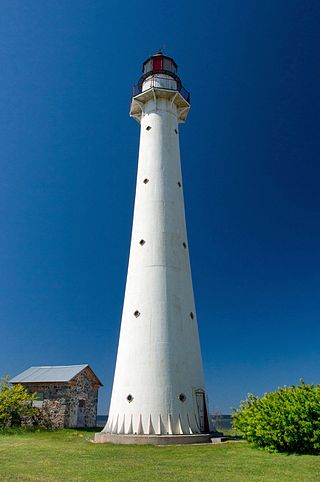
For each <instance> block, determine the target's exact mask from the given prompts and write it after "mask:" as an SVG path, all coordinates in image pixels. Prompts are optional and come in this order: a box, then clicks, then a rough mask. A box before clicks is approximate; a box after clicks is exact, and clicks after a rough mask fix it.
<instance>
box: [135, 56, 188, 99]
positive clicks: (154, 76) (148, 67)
mask: <svg viewBox="0 0 320 482" xmlns="http://www.w3.org/2000/svg"><path fill="white" fill-rule="evenodd" d="M177 70H178V66H177V64H176V63H175V61H174V60H173V59H172V58H171V57H168V56H167V55H164V54H163V53H162V52H161V51H159V52H158V53H156V54H155V55H152V56H151V57H149V58H148V59H147V60H146V61H145V62H144V63H143V65H142V76H141V77H140V79H139V82H138V88H139V91H140V92H144V91H146V90H148V89H150V88H152V87H156V88H160V89H161V88H162V89H168V90H178V91H180V90H181V81H180V79H179V77H178V75H177Z"/></svg>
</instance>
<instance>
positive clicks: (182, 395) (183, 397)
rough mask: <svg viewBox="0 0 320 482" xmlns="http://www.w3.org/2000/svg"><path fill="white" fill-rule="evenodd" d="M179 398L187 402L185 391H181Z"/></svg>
mask: <svg viewBox="0 0 320 482" xmlns="http://www.w3.org/2000/svg"><path fill="white" fill-rule="evenodd" d="M179 400H180V402H185V401H186V400H187V397H186V396H185V394H184V393H180V395H179Z"/></svg>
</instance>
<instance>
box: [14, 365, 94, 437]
mask: <svg viewBox="0 0 320 482" xmlns="http://www.w3.org/2000/svg"><path fill="white" fill-rule="evenodd" d="M10 383H12V384H16V383H20V384H21V385H23V386H24V387H25V388H27V389H28V390H29V392H30V393H34V392H36V393H37V394H38V400H37V401H36V402H34V405H35V406H36V407H38V408H39V409H40V410H41V411H42V412H43V415H44V416H45V417H46V418H47V419H48V420H49V421H50V424H51V425H52V426H53V427H55V428H63V427H65V428H67V427H95V426H96V418H97V407H98V390H99V387H101V386H102V383H101V382H100V380H99V378H98V377H97V376H96V375H95V373H94V372H93V370H92V369H91V368H90V367H89V365H69V366H40V367H30V368H28V369H27V370H25V371H24V372H22V373H20V374H19V375H17V376H16V377H14V378H13V379H12V380H10Z"/></svg>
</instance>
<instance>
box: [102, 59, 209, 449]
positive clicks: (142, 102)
mask: <svg viewBox="0 0 320 482" xmlns="http://www.w3.org/2000/svg"><path fill="white" fill-rule="evenodd" d="M177 70H178V67H177V64H176V62H175V61H174V60H173V59H172V58H171V57H168V56H167V55H164V54H163V53H162V52H158V53H157V54H155V55H152V56H151V57H150V58H148V59H147V60H146V61H145V62H144V63H143V66H142V76H141V77H140V80H139V82H138V85H137V86H135V87H134V89H133V95H132V99H131V106H130V116H131V117H133V118H134V119H135V120H136V121H137V122H138V123H139V124H140V146H139V160H138V172H137V183H136V195H135V204H134V216H133V225H132V237H131V246H130V257H129V265H128V273H127V281H126V289H125V297H124V305H123V313H122V321H121V330H120V337H119V346H118V353H117V361H116V368H115V375H114V382H113V389H112V396H111V404H110V410H109V417H108V421H107V424H106V426H105V428H104V429H103V431H102V432H100V433H99V434H96V435H95V441H96V442H113V443H155V444H158V443H159V444H161V443H194V442H201V441H207V440H208V439H209V437H210V436H209V433H210V429H211V427H210V420H209V417H208V400H207V395H206V391H205V384H204V376H203V368H202V359H201V349H200V343H199V334H198V323H197V314H196V308H195V302H194V295H193V286H192V277H191V269H190V259H189V245H188V240H187V230H186V222H185V210H184V199H183V180H182V174H181V163H180V149H179V125H180V124H182V123H184V122H185V120H186V118H187V115H188V113H189V109H190V94H189V93H188V92H187V91H186V90H185V89H184V87H183V86H182V83H181V80H180V78H179V77H178V75H177Z"/></svg>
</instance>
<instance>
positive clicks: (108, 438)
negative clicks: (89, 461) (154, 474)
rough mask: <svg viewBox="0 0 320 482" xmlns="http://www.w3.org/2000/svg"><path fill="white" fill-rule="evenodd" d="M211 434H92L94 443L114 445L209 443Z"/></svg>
mask: <svg viewBox="0 0 320 482" xmlns="http://www.w3.org/2000/svg"><path fill="white" fill-rule="evenodd" d="M212 437H213V434H209V433H197V434H192V435H131V434H130V435H124V434H114V433H106V432H99V433H96V434H95V436H94V440H93V442H94V443H100V444H105V443H111V444H116V445H180V444H200V443H209V442H210V440H211V438H212Z"/></svg>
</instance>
